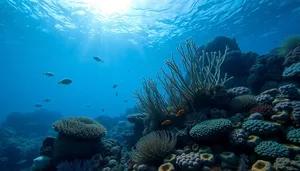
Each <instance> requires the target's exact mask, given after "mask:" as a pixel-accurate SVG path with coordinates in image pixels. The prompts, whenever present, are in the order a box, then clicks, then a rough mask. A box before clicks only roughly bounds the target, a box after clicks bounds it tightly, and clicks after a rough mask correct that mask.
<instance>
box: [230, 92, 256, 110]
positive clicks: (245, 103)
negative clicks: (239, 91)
mask: <svg viewBox="0 0 300 171" xmlns="http://www.w3.org/2000/svg"><path fill="white" fill-rule="evenodd" d="M256 104H257V101H256V97H255V96H253V95H250V94H246V95H241V96H237V97H235V98H233V99H232V100H231V102H230V107H231V109H232V110H233V111H235V112H246V111H249V109H251V108H252V107H253V106H254V105H256Z"/></svg>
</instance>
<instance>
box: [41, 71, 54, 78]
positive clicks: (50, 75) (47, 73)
mask: <svg viewBox="0 0 300 171" xmlns="http://www.w3.org/2000/svg"><path fill="white" fill-rule="evenodd" d="M43 75H46V76H48V77H53V76H54V73H53V72H43Z"/></svg>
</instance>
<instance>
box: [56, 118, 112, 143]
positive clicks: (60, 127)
mask: <svg viewBox="0 0 300 171" xmlns="http://www.w3.org/2000/svg"><path fill="white" fill-rule="evenodd" d="M53 128H54V130H55V131H57V132H59V133H60V134H61V135H64V136H68V137H74V138H78V139H98V138H102V137H104V136H105V135H106V129H105V128H104V127H103V126H102V125H101V124H99V123H98V122H97V121H95V120H93V119H89V118H85V117H68V118H64V119H61V120H59V121H56V122H55V123H54V124H53Z"/></svg>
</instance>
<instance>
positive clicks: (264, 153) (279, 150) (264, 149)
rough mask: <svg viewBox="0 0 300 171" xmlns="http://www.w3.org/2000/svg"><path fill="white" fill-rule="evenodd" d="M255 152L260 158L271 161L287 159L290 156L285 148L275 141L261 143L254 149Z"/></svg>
mask: <svg viewBox="0 0 300 171" xmlns="http://www.w3.org/2000/svg"><path fill="white" fill-rule="evenodd" d="M255 152H256V153H257V154H258V155H259V156H261V157H265V158H272V159H276V158H277V157H288V156H289V154H290V152H289V149H288V148H287V147H285V146H284V145H282V144H279V143H277V142H275V141H262V142H261V143H259V145H258V146H256V147H255Z"/></svg>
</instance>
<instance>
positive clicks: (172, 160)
mask: <svg viewBox="0 0 300 171" xmlns="http://www.w3.org/2000/svg"><path fill="white" fill-rule="evenodd" d="M175 162H176V154H170V155H168V156H167V157H166V158H165V159H164V163H172V164H174V163H175Z"/></svg>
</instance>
